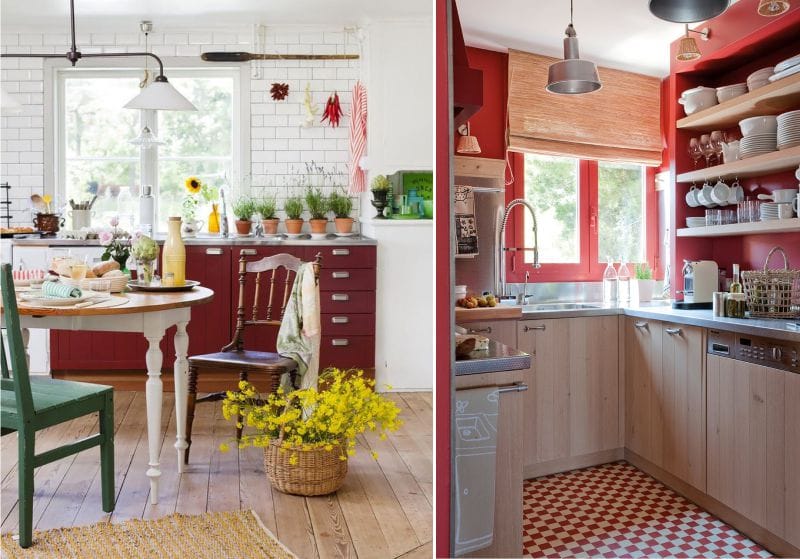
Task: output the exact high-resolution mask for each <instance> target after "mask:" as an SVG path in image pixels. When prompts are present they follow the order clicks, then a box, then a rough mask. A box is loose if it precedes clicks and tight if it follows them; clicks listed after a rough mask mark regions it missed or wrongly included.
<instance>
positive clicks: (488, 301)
mask: <svg viewBox="0 0 800 559" xmlns="http://www.w3.org/2000/svg"><path fill="white" fill-rule="evenodd" d="M456 306H458V307H461V308H463V309H475V308H478V307H496V306H497V298H496V297H495V296H494V295H493V294H492V293H489V292H488V291H486V292H484V294H483V295H476V294H474V293H469V294H467V296H466V297H462V298H461V299H458V300H457V301H456Z"/></svg>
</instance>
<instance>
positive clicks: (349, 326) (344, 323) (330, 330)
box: [320, 313, 375, 336]
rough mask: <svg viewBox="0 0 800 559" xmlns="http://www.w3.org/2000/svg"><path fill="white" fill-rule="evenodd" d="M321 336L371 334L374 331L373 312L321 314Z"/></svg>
mask: <svg viewBox="0 0 800 559" xmlns="http://www.w3.org/2000/svg"><path fill="white" fill-rule="evenodd" d="M320 320H321V322H322V335H323V336H372V335H374V333H375V315H374V314H352V313H341V314H323V315H322V316H321V317H320Z"/></svg>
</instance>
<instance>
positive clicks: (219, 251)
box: [206, 248, 222, 256]
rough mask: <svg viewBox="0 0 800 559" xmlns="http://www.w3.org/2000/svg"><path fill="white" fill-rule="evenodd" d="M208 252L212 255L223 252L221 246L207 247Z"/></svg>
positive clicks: (218, 254)
mask: <svg viewBox="0 0 800 559" xmlns="http://www.w3.org/2000/svg"><path fill="white" fill-rule="evenodd" d="M206 254H208V255H210V256H220V255H221V254H222V249H221V248H207V249H206Z"/></svg>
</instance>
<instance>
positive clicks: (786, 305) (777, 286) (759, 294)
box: [742, 247, 800, 318]
mask: <svg viewBox="0 0 800 559" xmlns="http://www.w3.org/2000/svg"><path fill="white" fill-rule="evenodd" d="M776 252H780V253H781V254H782V255H783V269H782V270H769V269H767V267H768V266H769V260H770V258H772V255H773V254H774V253H776ZM742 285H743V286H744V292H745V295H746V296H747V308H748V310H749V311H750V316H753V317H764V318H794V317H797V316H800V270H790V269H789V261H788V259H787V258H786V252H785V251H784V250H783V249H782V248H781V247H775V248H773V249H772V250H771V251H769V254H768V255H767V259H766V261H765V262H764V269H763V270H758V271H756V270H748V271H744V272H742Z"/></svg>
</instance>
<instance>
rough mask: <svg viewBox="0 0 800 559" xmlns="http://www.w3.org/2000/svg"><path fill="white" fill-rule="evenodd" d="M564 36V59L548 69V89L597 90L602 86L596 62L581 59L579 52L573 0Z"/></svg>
mask: <svg viewBox="0 0 800 559" xmlns="http://www.w3.org/2000/svg"><path fill="white" fill-rule="evenodd" d="M564 33H566V35H567V36H566V37H565V38H564V60H560V61H558V62H556V63H554V64H552V65H551V66H550V68H549V69H548V71H547V91H549V92H551V93H559V94H578V93H590V92H592V91H597V90H598V89H600V88H601V87H602V84H601V83H600V76H599V75H598V74H597V66H596V65H595V63H594V62H590V61H588V60H581V59H580V54H579V52H578V35H577V33H576V32H575V27H573V25H572V0H570V3H569V25H568V26H567V29H566V31H564Z"/></svg>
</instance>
